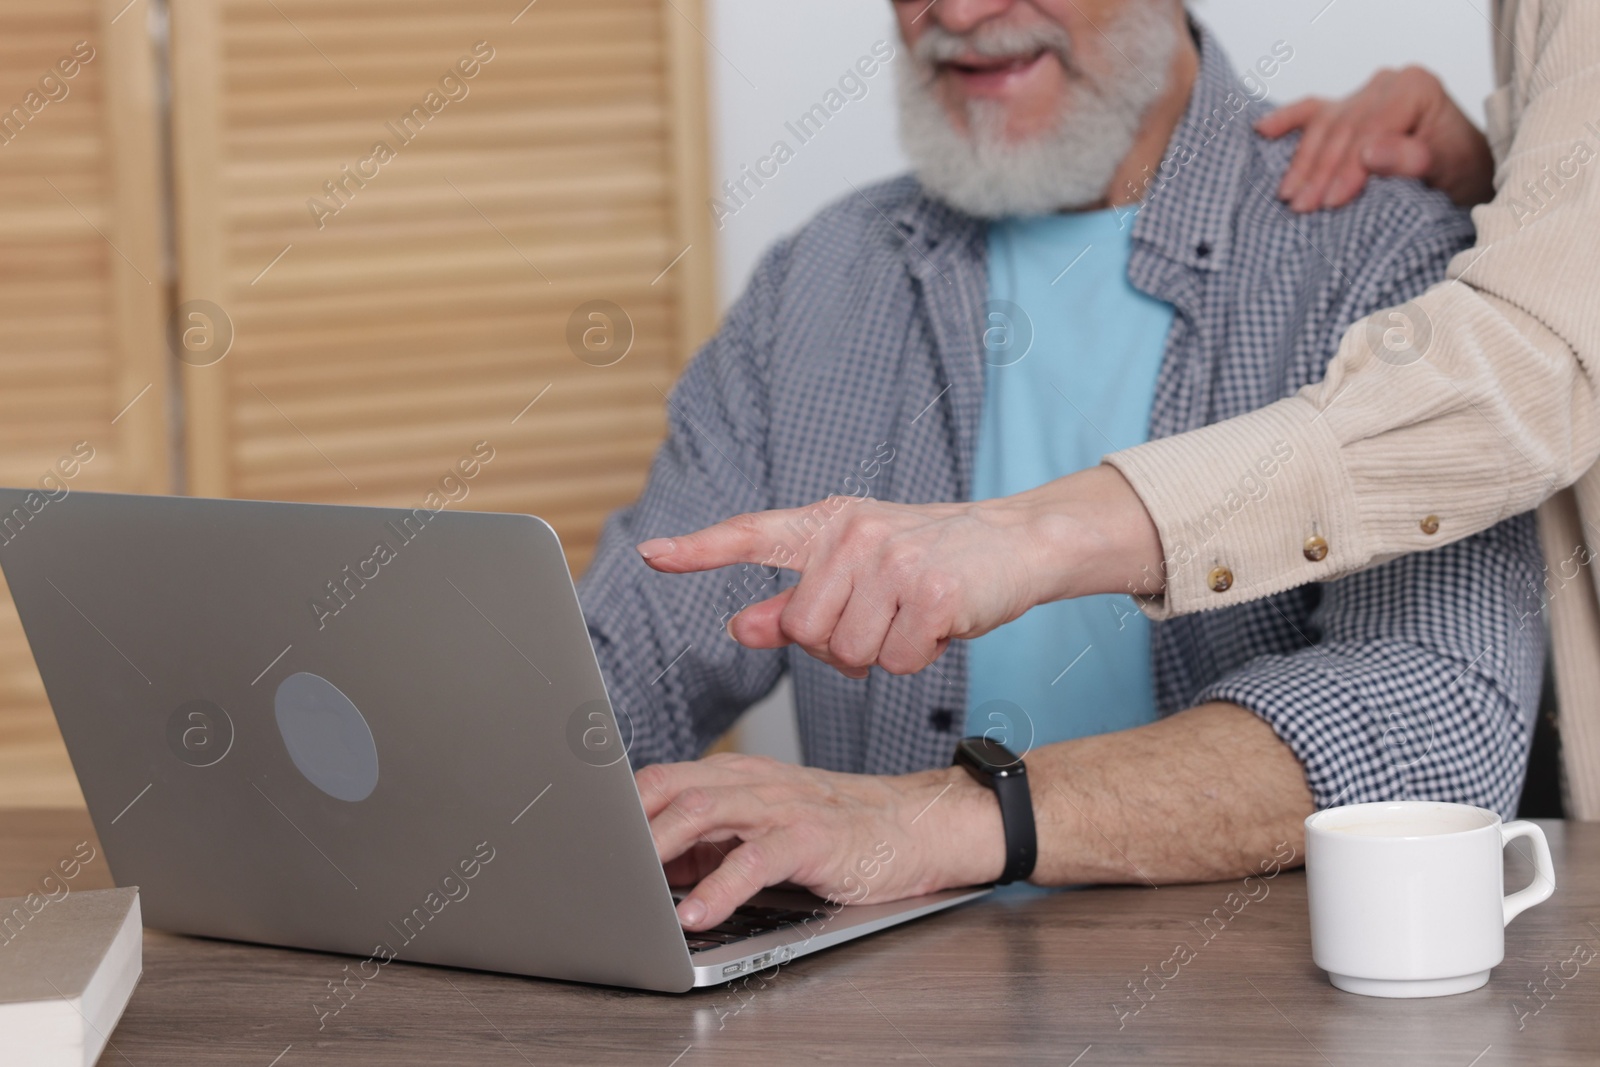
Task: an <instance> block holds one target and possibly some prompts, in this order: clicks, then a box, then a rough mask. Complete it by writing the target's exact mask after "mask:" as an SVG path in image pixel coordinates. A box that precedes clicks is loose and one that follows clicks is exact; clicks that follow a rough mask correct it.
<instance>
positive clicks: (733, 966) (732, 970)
mask: <svg viewBox="0 0 1600 1067" xmlns="http://www.w3.org/2000/svg"><path fill="white" fill-rule="evenodd" d="M742 970H744V964H742V963H730V964H728V965H727V966H726V967H724V968H722V977H724V978H726V977H728V975H730V974H738V973H739V972H740V971H742Z"/></svg>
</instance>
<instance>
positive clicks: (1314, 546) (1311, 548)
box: [1303, 535, 1328, 563]
mask: <svg viewBox="0 0 1600 1067" xmlns="http://www.w3.org/2000/svg"><path fill="white" fill-rule="evenodd" d="M1303 551H1304V552H1305V554H1306V559H1309V560H1310V561H1311V562H1312V563H1321V562H1322V561H1323V560H1325V559H1327V558H1328V542H1326V541H1324V540H1323V539H1322V538H1320V537H1317V536H1315V535H1313V536H1311V537H1308V538H1306V543H1305V548H1304V549H1303Z"/></svg>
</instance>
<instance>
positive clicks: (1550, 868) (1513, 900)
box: [1500, 819, 1556, 924]
mask: <svg viewBox="0 0 1600 1067" xmlns="http://www.w3.org/2000/svg"><path fill="white" fill-rule="evenodd" d="M1519 837H1526V838H1528V839H1529V840H1530V841H1532V842H1533V866H1534V876H1533V884H1532V885H1530V886H1528V888H1526V889H1520V890H1518V891H1517V892H1515V893H1512V894H1511V895H1510V896H1508V897H1506V899H1505V902H1504V904H1505V912H1506V922H1507V923H1508V924H1509V923H1510V922H1511V920H1512V919H1515V918H1516V917H1517V916H1518V915H1521V914H1522V913H1523V912H1525V911H1527V910H1528V909H1529V908H1531V907H1533V906H1534V905H1535V904H1542V903H1544V902H1545V901H1547V900H1549V899H1550V894H1551V893H1554V892H1555V891H1556V866H1555V864H1554V863H1553V862H1551V859H1550V842H1549V841H1546V840H1545V836H1544V831H1543V830H1541V829H1539V827H1538V826H1536V825H1535V824H1533V823H1531V822H1528V821H1527V820H1526V819H1518V820H1517V821H1516V822H1508V823H1505V824H1504V825H1502V826H1501V827H1500V847H1501V848H1505V847H1506V846H1507V845H1509V844H1511V842H1512V841H1514V840H1516V839H1517V838H1519Z"/></svg>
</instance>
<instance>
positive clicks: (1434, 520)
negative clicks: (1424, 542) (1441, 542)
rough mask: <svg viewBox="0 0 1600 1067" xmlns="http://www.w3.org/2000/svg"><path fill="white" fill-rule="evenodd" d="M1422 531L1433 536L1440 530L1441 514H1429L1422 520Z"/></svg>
mask: <svg viewBox="0 0 1600 1067" xmlns="http://www.w3.org/2000/svg"><path fill="white" fill-rule="evenodd" d="M1422 532H1423V533H1425V534H1427V535H1428V536H1429V537H1432V536H1433V535H1434V534H1436V533H1438V532H1439V516H1437V515H1429V516H1428V517H1427V518H1425V519H1423V520H1422Z"/></svg>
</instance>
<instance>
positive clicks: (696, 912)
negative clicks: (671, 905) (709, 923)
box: [678, 897, 706, 926]
mask: <svg viewBox="0 0 1600 1067" xmlns="http://www.w3.org/2000/svg"><path fill="white" fill-rule="evenodd" d="M705 917H706V906H705V905H704V904H702V903H700V901H699V900H697V899H696V898H694V897H690V898H689V899H688V900H686V901H684V902H683V903H682V904H679V905H678V921H679V922H680V923H682V924H683V925H684V926H697V925H699V924H700V922H701V921H703V920H704V919H705Z"/></svg>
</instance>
